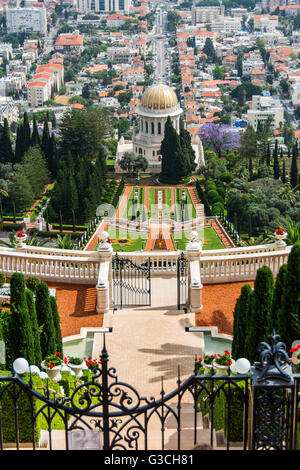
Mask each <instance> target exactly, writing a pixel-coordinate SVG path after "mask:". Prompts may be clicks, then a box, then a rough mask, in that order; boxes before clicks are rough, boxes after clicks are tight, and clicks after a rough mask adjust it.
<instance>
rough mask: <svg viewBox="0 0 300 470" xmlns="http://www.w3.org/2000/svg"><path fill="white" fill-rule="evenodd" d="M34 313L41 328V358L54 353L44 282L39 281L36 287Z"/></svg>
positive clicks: (47, 297)
mask: <svg viewBox="0 0 300 470" xmlns="http://www.w3.org/2000/svg"><path fill="white" fill-rule="evenodd" d="M35 306H36V314H37V320H38V324H39V327H40V329H41V333H40V342H41V351H42V358H43V359H44V358H45V356H48V355H49V354H55V352H56V351H55V347H56V331H55V328H54V321H53V314H52V309H51V303H50V296H49V289H48V286H47V284H46V283H45V282H40V283H39V284H38V286H37V288H36V298H35Z"/></svg>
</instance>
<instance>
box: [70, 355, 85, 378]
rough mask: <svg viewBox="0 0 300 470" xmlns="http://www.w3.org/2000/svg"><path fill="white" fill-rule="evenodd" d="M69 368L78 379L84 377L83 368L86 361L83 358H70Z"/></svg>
mask: <svg viewBox="0 0 300 470" xmlns="http://www.w3.org/2000/svg"><path fill="white" fill-rule="evenodd" d="M67 364H68V366H69V367H70V369H71V370H72V371H73V372H74V373H75V376H76V378H77V379H80V377H82V375H83V374H82V368H83V366H84V360H83V359H82V358H81V357H73V356H71V357H68V361H67Z"/></svg>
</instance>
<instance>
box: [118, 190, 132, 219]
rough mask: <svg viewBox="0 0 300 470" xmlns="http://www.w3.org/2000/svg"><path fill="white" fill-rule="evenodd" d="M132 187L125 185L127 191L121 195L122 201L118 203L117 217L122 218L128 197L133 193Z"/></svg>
mask: <svg viewBox="0 0 300 470" xmlns="http://www.w3.org/2000/svg"><path fill="white" fill-rule="evenodd" d="M132 189H133V186H127V185H126V186H125V191H124V193H123V194H122V196H121V201H120V204H119V205H118V209H117V212H116V218H117V219H120V218H121V217H122V214H123V212H124V209H125V207H126V205H127V202H128V199H129V196H130V193H131V190H132Z"/></svg>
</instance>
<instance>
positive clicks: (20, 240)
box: [15, 230, 27, 248]
mask: <svg viewBox="0 0 300 470" xmlns="http://www.w3.org/2000/svg"><path fill="white" fill-rule="evenodd" d="M26 238H27V235H26V233H25V232H23V230H18V231H17V232H16V233H15V239H16V241H17V247H18V248H22V247H23V246H24V242H25V240H26Z"/></svg>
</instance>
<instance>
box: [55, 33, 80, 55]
mask: <svg viewBox="0 0 300 470" xmlns="http://www.w3.org/2000/svg"><path fill="white" fill-rule="evenodd" d="M55 50H57V51H61V52H63V53H67V54H68V53H70V52H72V51H75V52H77V53H79V54H80V53H81V51H82V50H83V36H82V35H81V34H71V33H70V34H60V35H59V36H58V38H57V39H56V41H55Z"/></svg>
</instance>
